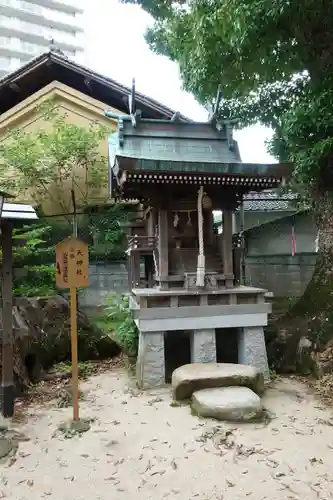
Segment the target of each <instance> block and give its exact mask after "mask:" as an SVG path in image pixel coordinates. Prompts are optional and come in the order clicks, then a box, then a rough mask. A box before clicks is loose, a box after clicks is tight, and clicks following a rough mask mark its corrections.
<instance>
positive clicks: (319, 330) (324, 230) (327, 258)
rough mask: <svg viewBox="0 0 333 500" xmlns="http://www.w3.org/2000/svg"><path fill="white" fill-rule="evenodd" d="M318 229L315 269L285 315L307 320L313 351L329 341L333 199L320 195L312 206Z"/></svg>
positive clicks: (332, 334) (332, 335) (332, 321)
mask: <svg viewBox="0 0 333 500" xmlns="http://www.w3.org/2000/svg"><path fill="white" fill-rule="evenodd" d="M314 209H315V217H316V222H317V228H318V254H317V260H316V265H315V269H314V272H313V275H312V278H311V280H310V282H309V283H308V286H307V287H306V289H305V292H304V294H303V296H302V297H301V298H300V300H299V301H298V302H297V303H296V304H295V305H294V307H292V308H291V310H290V311H289V312H288V315H289V316H290V317H297V316H298V317H302V318H303V319H307V323H308V332H304V331H303V332H300V334H301V335H307V336H308V337H309V338H310V339H311V340H312V342H314V343H315V345H316V347H317V348H320V347H322V346H323V345H325V344H326V343H327V342H328V341H329V340H331V339H332V338H333V195H332V194H330V193H326V194H324V195H323V194H321V196H319V197H316V199H315V202H314Z"/></svg>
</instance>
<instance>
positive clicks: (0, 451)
mask: <svg viewBox="0 0 333 500" xmlns="http://www.w3.org/2000/svg"><path fill="white" fill-rule="evenodd" d="M16 449H17V443H15V442H14V441H12V440H10V439H6V438H0V459H1V458H4V457H7V455H9V454H10V453H11V452H14V451H15V450H16Z"/></svg>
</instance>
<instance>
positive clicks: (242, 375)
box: [172, 363, 264, 401]
mask: <svg viewBox="0 0 333 500" xmlns="http://www.w3.org/2000/svg"><path fill="white" fill-rule="evenodd" d="M235 385H236V386H244V387H248V388H249V389H252V390H253V391H254V392H255V393H257V394H262V393H263V391H264V376H263V374H262V373H261V372H259V370H257V369H256V368H254V367H253V366H248V365H239V364H232V363H191V364H189V365H183V366H180V367H179V368H177V369H176V370H175V371H174V372H173V374H172V389H173V398H174V399H175V400H176V401H181V400H183V399H188V398H190V397H191V396H192V394H193V393H194V392H195V391H199V390H201V389H212V388H214V387H229V386H235Z"/></svg>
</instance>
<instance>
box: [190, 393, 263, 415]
mask: <svg viewBox="0 0 333 500" xmlns="http://www.w3.org/2000/svg"><path fill="white" fill-rule="evenodd" d="M191 406H192V409H193V410H194V412H195V413H196V414H197V415H199V416H201V417H205V418H215V419H217V420H227V421H229V422H251V421H253V420H255V419H257V418H260V417H261V416H262V412H263V407H262V404H261V401H260V397H259V396H258V395H257V394H255V393H254V392H253V391H252V390H251V389H249V388H248V387H239V386H235V387H215V388H214V389H203V390H201V391H196V392H194V393H193V395H192V403H191Z"/></svg>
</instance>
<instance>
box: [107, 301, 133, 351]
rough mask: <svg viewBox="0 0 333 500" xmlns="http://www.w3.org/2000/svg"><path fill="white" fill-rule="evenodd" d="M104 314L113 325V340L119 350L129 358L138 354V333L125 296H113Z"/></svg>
mask: <svg viewBox="0 0 333 500" xmlns="http://www.w3.org/2000/svg"><path fill="white" fill-rule="evenodd" d="M108 300H109V305H108V306H107V307H106V310H105V314H106V316H107V319H108V320H109V322H110V323H111V324H112V325H113V329H114V332H115V338H116V341H117V342H118V344H119V345H120V347H121V349H122V350H123V351H124V352H125V353H126V354H127V355H128V356H130V357H136V356H137V353H138V344H139V332H138V329H137V326H136V324H135V322H134V319H133V315H132V311H131V309H130V305H129V297H128V296H127V295H113V296H112V297H110V298H109V299H108Z"/></svg>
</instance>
